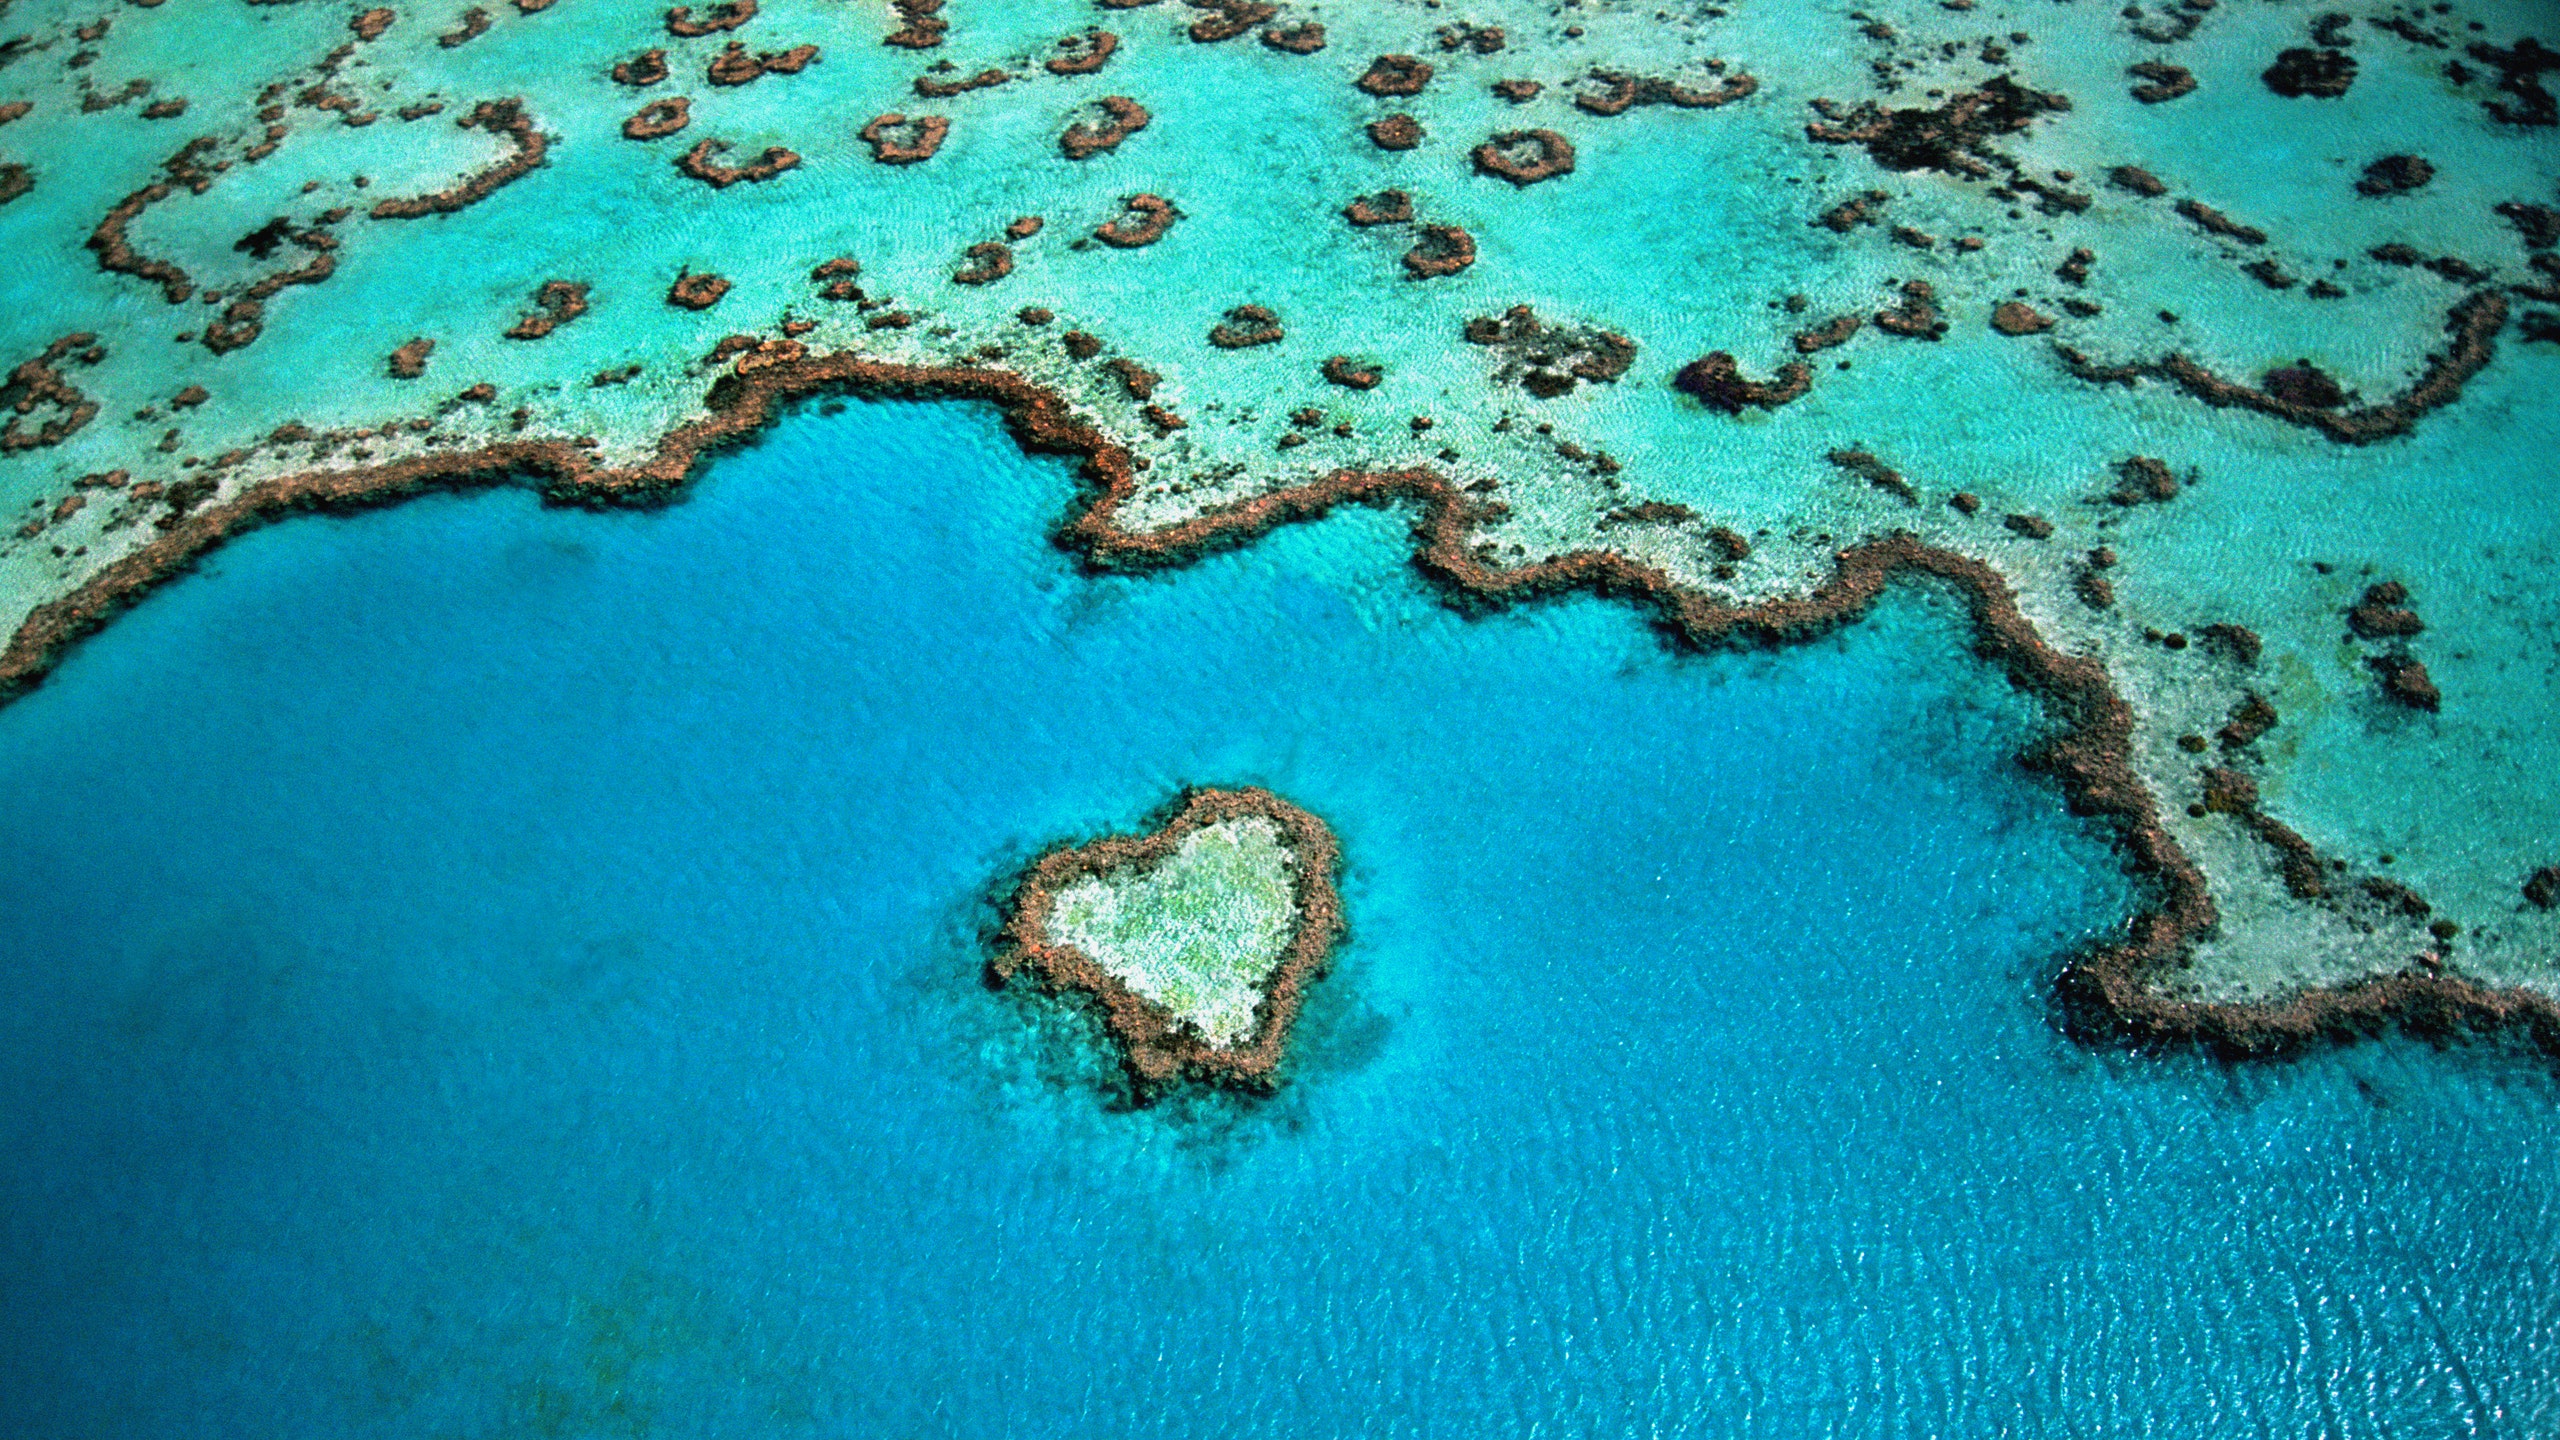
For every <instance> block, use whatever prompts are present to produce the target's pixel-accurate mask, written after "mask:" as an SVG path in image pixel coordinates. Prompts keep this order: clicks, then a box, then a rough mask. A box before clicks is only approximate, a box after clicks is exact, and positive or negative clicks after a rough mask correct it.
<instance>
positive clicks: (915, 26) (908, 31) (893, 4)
mask: <svg viewBox="0 0 2560 1440" xmlns="http://www.w3.org/2000/svg"><path fill="white" fill-rule="evenodd" d="M889 8H890V9H892V10H895V11H897V12H898V19H899V21H900V22H901V23H900V24H899V26H898V28H897V29H895V30H893V31H890V32H889V33H888V34H887V35H885V36H883V37H881V40H880V43H881V44H883V45H895V46H897V47H898V48H899V49H901V50H930V49H932V48H933V47H934V46H936V45H939V44H941V43H942V37H943V34H944V32H946V31H948V30H949V29H950V28H951V22H950V21H948V20H945V19H943V18H942V0H890V4H889Z"/></svg>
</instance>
